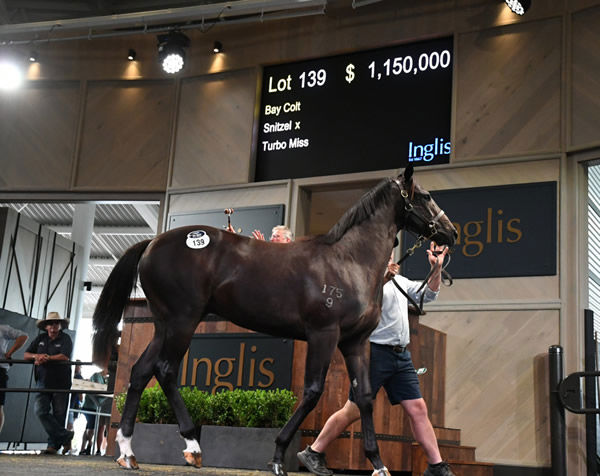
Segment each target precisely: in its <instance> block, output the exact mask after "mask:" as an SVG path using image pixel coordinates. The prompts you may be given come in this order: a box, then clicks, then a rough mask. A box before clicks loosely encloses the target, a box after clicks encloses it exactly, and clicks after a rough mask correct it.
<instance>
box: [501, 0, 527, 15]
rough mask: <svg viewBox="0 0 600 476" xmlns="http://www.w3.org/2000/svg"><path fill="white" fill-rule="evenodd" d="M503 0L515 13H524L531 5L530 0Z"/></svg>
mask: <svg viewBox="0 0 600 476" xmlns="http://www.w3.org/2000/svg"><path fill="white" fill-rule="evenodd" d="M504 2H505V3H506V4H507V5H508V8H510V9H511V10H512V11H513V12H514V13H516V14H517V15H525V12H527V10H529V7H531V0H504Z"/></svg>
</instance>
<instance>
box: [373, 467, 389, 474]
mask: <svg viewBox="0 0 600 476" xmlns="http://www.w3.org/2000/svg"><path fill="white" fill-rule="evenodd" d="M371 476H390V472H389V471H388V469H387V468H386V467H385V466H384V467H383V468H381V469H376V470H375V471H373V474H372V475H371Z"/></svg>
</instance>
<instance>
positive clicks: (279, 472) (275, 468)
mask: <svg viewBox="0 0 600 476" xmlns="http://www.w3.org/2000/svg"><path fill="white" fill-rule="evenodd" d="M268 466H269V468H271V473H273V474H274V475H275V476H287V473H286V472H285V469H284V467H283V464H281V463H275V462H273V461H271V462H270V463H269V464H268Z"/></svg>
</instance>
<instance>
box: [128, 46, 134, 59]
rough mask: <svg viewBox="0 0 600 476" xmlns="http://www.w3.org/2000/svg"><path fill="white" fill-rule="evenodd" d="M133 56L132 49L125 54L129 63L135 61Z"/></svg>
mask: <svg viewBox="0 0 600 476" xmlns="http://www.w3.org/2000/svg"><path fill="white" fill-rule="evenodd" d="M135 55H136V53H135V50H134V49H133V48H129V51H128V52H127V59H128V60H129V61H133V60H135Z"/></svg>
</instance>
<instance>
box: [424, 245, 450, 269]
mask: <svg viewBox="0 0 600 476" xmlns="http://www.w3.org/2000/svg"><path fill="white" fill-rule="evenodd" d="M447 254H448V247H447V246H445V245H444V246H439V245H438V244H437V243H436V242H435V241H432V242H431V243H430V244H429V249H428V250H427V259H428V260H429V265H430V266H431V267H432V268H433V267H434V266H435V267H438V268H441V267H442V265H443V264H444V259H445V258H446V255H447Z"/></svg>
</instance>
